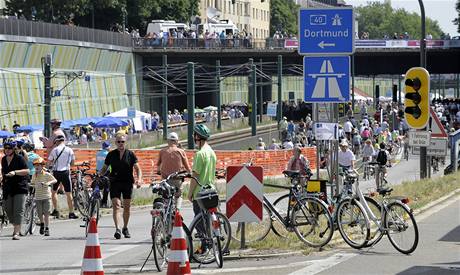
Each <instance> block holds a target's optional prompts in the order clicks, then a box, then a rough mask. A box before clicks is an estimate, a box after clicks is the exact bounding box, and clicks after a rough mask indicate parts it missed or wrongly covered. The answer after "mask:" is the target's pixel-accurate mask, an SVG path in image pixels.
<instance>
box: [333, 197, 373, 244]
mask: <svg viewBox="0 0 460 275" xmlns="http://www.w3.org/2000/svg"><path fill="white" fill-rule="evenodd" d="M337 224H338V227H339V231H340V235H342V238H343V240H344V241H345V242H346V243H347V244H348V245H349V246H351V247H353V248H356V249H359V248H362V247H364V246H365V245H366V243H367V240H368V239H369V235H370V225H369V218H368V217H367V214H366V212H365V211H364V208H363V207H362V205H361V204H360V203H359V202H358V201H356V200H351V199H344V200H342V201H341V202H340V204H339V206H338V207H337Z"/></svg>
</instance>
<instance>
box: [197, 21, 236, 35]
mask: <svg viewBox="0 0 460 275" xmlns="http://www.w3.org/2000/svg"><path fill="white" fill-rule="evenodd" d="M206 31H209V32H210V33H213V32H216V33H217V34H220V33H221V32H222V31H224V32H225V34H229V33H232V34H235V33H238V32H239V31H238V28H237V27H236V25H235V24H234V23H233V22H232V21H231V20H219V23H206V24H199V25H198V33H205V32H206Z"/></svg>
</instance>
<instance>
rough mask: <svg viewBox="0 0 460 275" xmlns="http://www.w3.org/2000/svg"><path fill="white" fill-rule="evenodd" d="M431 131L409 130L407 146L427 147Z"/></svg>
mask: <svg viewBox="0 0 460 275" xmlns="http://www.w3.org/2000/svg"><path fill="white" fill-rule="evenodd" d="M430 137H431V133H430V132H427V131H409V146H417V147H428V146H429V145H430Z"/></svg>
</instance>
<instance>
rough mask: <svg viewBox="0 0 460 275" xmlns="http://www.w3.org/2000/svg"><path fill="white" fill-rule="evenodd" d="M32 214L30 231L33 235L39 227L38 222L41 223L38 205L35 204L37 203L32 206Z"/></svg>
mask: <svg viewBox="0 0 460 275" xmlns="http://www.w3.org/2000/svg"><path fill="white" fill-rule="evenodd" d="M31 216H32V220H31V221H30V229H29V233H30V235H33V234H34V232H35V229H37V224H40V219H39V218H38V213H37V206H36V205H35V203H34V204H33V206H32V213H31Z"/></svg>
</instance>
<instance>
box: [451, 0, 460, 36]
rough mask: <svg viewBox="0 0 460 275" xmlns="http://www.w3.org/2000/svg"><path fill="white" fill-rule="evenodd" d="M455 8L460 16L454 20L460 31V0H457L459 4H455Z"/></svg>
mask: <svg viewBox="0 0 460 275" xmlns="http://www.w3.org/2000/svg"><path fill="white" fill-rule="evenodd" d="M455 9H456V10H457V12H458V16H457V18H455V19H454V20H453V21H452V22H454V24H455V25H457V32H460V0H457V4H455Z"/></svg>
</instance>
